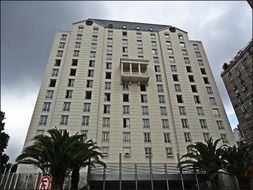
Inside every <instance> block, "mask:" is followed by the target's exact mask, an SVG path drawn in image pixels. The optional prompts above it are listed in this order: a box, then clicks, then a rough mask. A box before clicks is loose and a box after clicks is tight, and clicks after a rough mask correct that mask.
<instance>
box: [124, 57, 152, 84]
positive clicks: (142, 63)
mask: <svg viewBox="0 0 253 190" xmlns="http://www.w3.org/2000/svg"><path fill="white" fill-rule="evenodd" d="M148 65H149V61H148V60H143V59H121V60H120V70H121V80H122V81H123V82H132V83H142V84H143V83H144V84H145V83H147V82H148V81H149V73H148Z"/></svg>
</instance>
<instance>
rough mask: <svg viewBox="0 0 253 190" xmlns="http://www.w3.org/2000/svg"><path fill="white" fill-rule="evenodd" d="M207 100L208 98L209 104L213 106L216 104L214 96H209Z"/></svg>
mask: <svg viewBox="0 0 253 190" xmlns="http://www.w3.org/2000/svg"><path fill="white" fill-rule="evenodd" d="M209 100H210V103H211V105H213V106H214V105H217V103H216V100H215V98H214V97H209Z"/></svg>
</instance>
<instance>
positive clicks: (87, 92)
mask: <svg viewBox="0 0 253 190" xmlns="http://www.w3.org/2000/svg"><path fill="white" fill-rule="evenodd" d="M91 96H92V92H91V91H86V92H85V99H88V100H90V99H91Z"/></svg>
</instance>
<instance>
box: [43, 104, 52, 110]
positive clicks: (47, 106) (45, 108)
mask: <svg viewBox="0 0 253 190" xmlns="http://www.w3.org/2000/svg"><path fill="white" fill-rule="evenodd" d="M50 106H51V102H44V104H43V108H42V111H46V112H48V111H49V110H50Z"/></svg>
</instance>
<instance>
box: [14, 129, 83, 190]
mask: <svg viewBox="0 0 253 190" xmlns="http://www.w3.org/2000/svg"><path fill="white" fill-rule="evenodd" d="M47 132H48V133H49V136H46V135H37V136H35V137H34V139H33V140H34V143H33V145H31V146H28V147H26V148H25V149H24V150H23V152H22V153H21V154H20V155H19V156H18V157H17V158H16V161H17V162H18V163H20V164H21V163H22V164H32V165H34V166H35V167H37V168H40V169H41V170H42V172H43V174H46V173H47V170H48V173H49V174H51V176H52V189H53V190H56V189H57V190H61V189H62V186H63V182H64V178H65V174H66V171H67V170H68V168H69V167H70V165H71V160H72V159H71V158H72V156H73V152H74V150H75V147H76V146H79V144H80V141H81V139H82V138H83V135H78V134H75V135H73V136H69V133H68V132H67V131H66V130H64V131H60V130H58V129H50V130H48V131H47Z"/></svg>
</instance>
